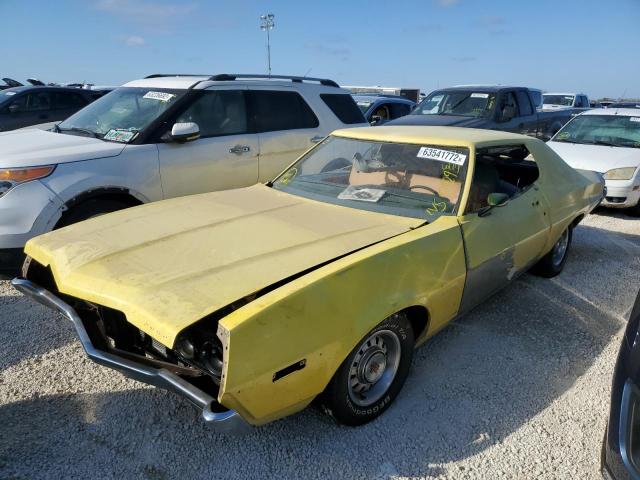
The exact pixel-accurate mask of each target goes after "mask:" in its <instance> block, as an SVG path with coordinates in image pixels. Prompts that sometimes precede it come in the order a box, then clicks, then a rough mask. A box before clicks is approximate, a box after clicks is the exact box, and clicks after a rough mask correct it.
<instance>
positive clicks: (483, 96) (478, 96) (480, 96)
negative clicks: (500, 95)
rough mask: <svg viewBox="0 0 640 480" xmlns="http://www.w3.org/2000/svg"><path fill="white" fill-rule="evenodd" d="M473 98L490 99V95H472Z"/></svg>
mask: <svg viewBox="0 0 640 480" xmlns="http://www.w3.org/2000/svg"><path fill="white" fill-rule="evenodd" d="M471 98H489V94H488V93H472V94H471Z"/></svg>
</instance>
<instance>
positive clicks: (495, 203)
mask: <svg viewBox="0 0 640 480" xmlns="http://www.w3.org/2000/svg"><path fill="white" fill-rule="evenodd" d="M507 203H509V195H507V194H506V193H490V194H489V195H488V196H487V205H489V206H490V207H504V206H505V205H506V204H507Z"/></svg>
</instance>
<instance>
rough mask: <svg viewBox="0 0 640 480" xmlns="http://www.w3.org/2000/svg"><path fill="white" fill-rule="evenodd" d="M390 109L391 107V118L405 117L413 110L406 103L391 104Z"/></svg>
mask: <svg viewBox="0 0 640 480" xmlns="http://www.w3.org/2000/svg"><path fill="white" fill-rule="evenodd" d="M389 107H391V118H399V117H404V116H405V115H408V114H409V110H410V109H411V107H409V105H407V104H406V103H391V104H390V105H389Z"/></svg>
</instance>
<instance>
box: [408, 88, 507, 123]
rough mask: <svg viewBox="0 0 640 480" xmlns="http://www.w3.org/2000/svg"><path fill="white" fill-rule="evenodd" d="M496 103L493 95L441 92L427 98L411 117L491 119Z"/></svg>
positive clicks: (469, 91) (472, 92) (469, 92)
mask: <svg viewBox="0 0 640 480" xmlns="http://www.w3.org/2000/svg"><path fill="white" fill-rule="evenodd" d="M495 103H496V95H495V94H493V93H485V92H474V91H473V90H468V91H460V90H439V91H437V92H433V93H432V94H430V95H429V96H428V97H427V98H425V99H424V100H423V101H422V102H420V104H418V106H417V107H416V108H415V109H414V110H413V112H411V114H410V115H460V116H465V117H489V116H490V115H491V113H492V112H493V109H494V106H495Z"/></svg>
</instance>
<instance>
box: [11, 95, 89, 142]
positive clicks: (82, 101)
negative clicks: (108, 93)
mask: <svg viewBox="0 0 640 480" xmlns="http://www.w3.org/2000/svg"><path fill="white" fill-rule="evenodd" d="M99 96H100V93H98V92H94V91H91V90H83V89H80V88H65V87H53V86H52V87H48V86H47V87H34V86H26V87H15V88H7V89H5V90H2V91H0V132H5V131H7V130H15V129H16V128H22V127H29V126H31V125H37V124H40V123H48V122H56V121H58V120H64V119H65V118H67V117H69V116H70V115H73V114H74V113H76V112H77V111H78V110H80V109H81V108H83V107H85V106H86V105H88V104H89V103H91V102H93V101H94V100H95V99H96V98H98V97H99Z"/></svg>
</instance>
